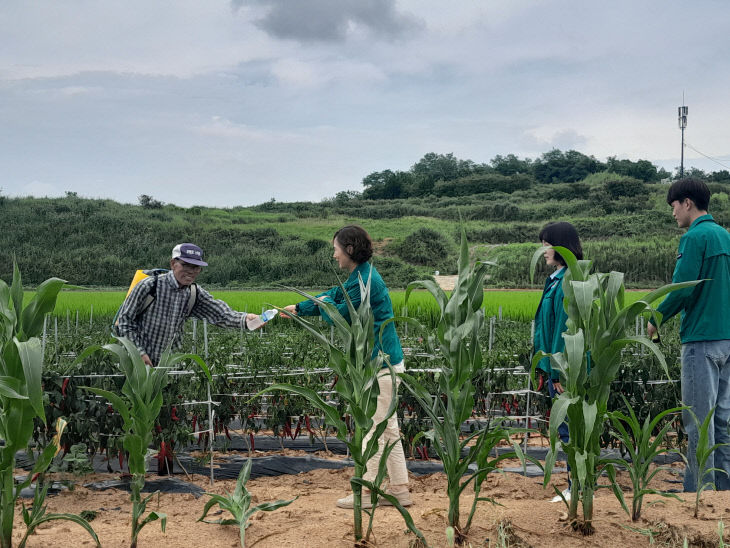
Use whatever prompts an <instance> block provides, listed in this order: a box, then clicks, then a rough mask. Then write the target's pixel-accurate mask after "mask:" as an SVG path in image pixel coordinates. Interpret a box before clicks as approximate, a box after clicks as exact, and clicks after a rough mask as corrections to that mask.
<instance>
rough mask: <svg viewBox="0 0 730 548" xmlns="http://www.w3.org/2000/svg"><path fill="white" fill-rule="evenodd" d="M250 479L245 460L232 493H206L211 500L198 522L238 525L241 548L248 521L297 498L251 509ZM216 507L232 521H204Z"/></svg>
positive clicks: (248, 460)
mask: <svg viewBox="0 0 730 548" xmlns="http://www.w3.org/2000/svg"><path fill="white" fill-rule="evenodd" d="M250 477H251V459H250V458H249V459H247V460H246V464H244V465H243V467H242V468H241V472H240V473H239V474H238V481H236V488H235V490H234V491H233V493H227V494H226V495H218V494H216V493H206V494H207V495H209V496H210V497H211V498H210V500H209V501H208V502H206V503H205V507H204V508H203V515H202V516H200V519H198V521H203V522H205V523H219V524H221V525H238V528H239V530H240V539H241V548H246V529H247V528H248V526H249V525H250V523H249V521H248V520H249V519H250V518H251V516H252V515H254V514H255V513H256V512H273V511H274V510H277V509H278V508H281V507H282V506H288V505H289V504H291V503H292V502H294V501H295V500H297V499H298V498H299V497H294V498H293V499H291V500H277V501H276V502H263V503H261V504H257V505H256V506H254V507H253V508H251V493H249V492H248V489H247V488H246V484H247V483H248V479H249V478H250ZM216 504H217V505H218V506H219V507H220V509H221V510H225V511H227V512H229V513H230V514H231V515H232V516H233V519H219V520H215V521H206V520H205V517H206V516H207V515H208V512H209V511H210V509H211V508H213V506H215V505H216Z"/></svg>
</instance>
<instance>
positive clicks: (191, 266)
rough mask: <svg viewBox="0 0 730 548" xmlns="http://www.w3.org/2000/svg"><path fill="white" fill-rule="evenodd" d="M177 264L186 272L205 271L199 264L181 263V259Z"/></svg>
mask: <svg viewBox="0 0 730 548" xmlns="http://www.w3.org/2000/svg"><path fill="white" fill-rule="evenodd" d="M177 264H179V265H180V266H182V267H183V269H185V270H193V271H197V270H203V267H202V266H200V265H199V264H191V263H186V262H185V261H181V260H180V259H178V261H177Z"/></svg>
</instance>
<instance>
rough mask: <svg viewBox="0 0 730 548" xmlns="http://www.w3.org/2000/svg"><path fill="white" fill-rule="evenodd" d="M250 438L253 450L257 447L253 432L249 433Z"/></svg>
mask: <svg viewBox="0 0 730 548" xmlns="http://www.w3.org/2000/svg"><path fill="white" fill-rule="evenodd" d="M248 440H249V441H250V442H251V451H253V450H254V449H255V447H256V445H255V444H254V441H253V434H252V433H251V432H249V433H248Z"/></svg>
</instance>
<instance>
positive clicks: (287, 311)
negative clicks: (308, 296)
mask: <svg viewBox="0 0 730 548" xmlns="http://www.w3.org/2000/svg"><path fill="white" fill-rule="evenodd" d="M296 315H297V305H295V304H290V305H288V306H285V307H284V312H282V313H281V317H282V318H293V317H294V316H296Z"/></svg>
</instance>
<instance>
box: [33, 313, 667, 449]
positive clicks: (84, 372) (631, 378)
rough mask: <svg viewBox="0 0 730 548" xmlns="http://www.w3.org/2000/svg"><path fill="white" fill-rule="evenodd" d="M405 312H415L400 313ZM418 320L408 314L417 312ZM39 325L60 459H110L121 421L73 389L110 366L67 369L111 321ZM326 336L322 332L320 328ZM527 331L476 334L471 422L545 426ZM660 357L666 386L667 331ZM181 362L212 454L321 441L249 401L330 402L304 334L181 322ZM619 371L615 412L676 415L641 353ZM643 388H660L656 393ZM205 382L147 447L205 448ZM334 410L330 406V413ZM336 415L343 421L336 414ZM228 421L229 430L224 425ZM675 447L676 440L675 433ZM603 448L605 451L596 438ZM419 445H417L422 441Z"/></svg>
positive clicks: (429, 382)
mask: <svg viewBox="0 0 730 548" xmlns="http://www.w3.org/2000/svg"><path fill="white" fill-rule="evenodd" d="M409 308H410V310H414V304H413V301H412V300H411V301H410V302H409ZM416 310H417V308H416ZM48 320H49V321H47V325H46V334H45V337H44V340H45V363H46V366H45V367H44V394H45V395H44V398H45V400H44V403H45V407H46V415H47V417H48V419H49V420H48V423H49V424H52V423H53V420H54V419H55V418H56V417H59V416H63V417H65V418H66V420H68V422H69V426H68V427H67V429H66V431H65V434H64V440H63V441H64V445H65V446H66V447H67V448H68V447H70V446H71V445H74V444H76V443H85V444H86V445H87V447H88V448H89V449H90V450H91V451H92V452H96V451H108V452H111V453H112V454H114V453H116V452H117V451H118V450H119V443H118V440H119V436H120V433H121V419H120V417H119V415H117V414H116V413H115V412H113V410H112V409H111V408H110V407H109V406H108V405H107V403H106V402H104V401H103V400H101V399H98V398H95V397H93V396H90V395H89V393H88V392H86V391H84V390H82V389H81V387H82V386H94V387H97V388H102V389H105V390H110V391H113V392H114V391H119V390H120V389H121V386H122V383H123V382H124V379H123V377H122V376H121V375H120V372H119V370H118V365H117V364H116V363H115V362H114V361H113V359H112V358H111V357H110V356H109V355H105V354H95V355H93V356H91V357H89V358H87V359H85V360H84V361H82V362H81V363H77V361H76V357H77V356H78V355H79V354H80V353H81V352H82V351H83V349H84V348H86V347H88V346H90V345H92V344H104V343H106V342H108V341H109V338H110V333H109V325H110V323H111V318H110V317H108V316H106V317H99V316H97V317H96V318H94V319H93V322H89V321H83V322H80V323H79V325H76V323H75V322H73V321H70V322H67V321H66V316H65V315H63V314H62V315H60V316H56V317H53V316H49V318H48ZM321 325H322V330H323V332H324V333H325V334H327V333H328V332H329V329H330V328H329V327H328V326H327V325H326V324H324V323H322V324H321ZM399 330H400V335H401V338H402V340H403V345H404V347H405V348H406V353H407V356H406V365H407V368H408V369H409V371H411V372H412V373H413V374H414V375H415V376H416V377H417V378H418V379H419V380H420V381H421V382H423V383H424V384H425V385H426V386H428V387H429V389H430V390H431V393H434V394H435V393H436V392H437V384H436V383H435V382H434V378H433V374H432V373H431V372H430V370H431V369H434V368H436V367H438V366H439V365H440V364H439V363H438V359H439V358H437V357H435V355H434V354H433V349H432V348H429V345H428V340H427V338H424V336H423V335H424V334H422V333H418V332H416V331H415V330H414V329H413V328H412V327H410V332H408V333H407V334H406V328H405V326H401V327H399ZM530 331H531V324H530V322H529V321H515V320H508V319H505V318H503V319H501V320H499V319H497V318H495V319H494V320H491V321H486V322H485V328H484V329H483V330H482V332H481V334H480V339H481V342H482V345H483V348H484V349H485V350H486V351H485V353H484V369H483V372H482V374H481V375H480V376H479V378H477V379H475V381H474V384H475V387H476V394H475V401H476V405H475V408H474V413H473V414H474V416H475V417H479V418H480V419H483V420H490V419H491V418H492V417H494V416H495V415H508V416H514V417H521V416H525V415H530V416H533V417H538V418H539V419H542V420H544V419H545V418H546V417H547V416H548V413H549V411H548V409H549V402H548V400H547V398H546V397H544V395H543V396H535V395H533V396H532V398H531V405H530V409H529V410H528V409H526V397H525V396H526V395H525V393H524V392H522V393H520V392H517V393H515V392H516V391H520V390H522V391H524V389H526V388H527V374H526V367H527V366H528V364H529V358H530V348H531V344H530ZM663 344H664V345H665V348H664V351H665V353H666V354H667V356H668V357H669V358H670V359H669V360H668V361H669V363H670V374H671V375H672V376H673V378H675V379H676V378H678V376H679V366H678V361H677V360H676V359H672V356H675V357H676V356H678V355H679V354H678V350H679V342H678V340H677V336H676V328H671V327H670V329H667V332H666V334H665V335H664V338H663ZM184 351H185V352H191V353H196V354H198V355H200V356H202V357H204V359H205V360H206V363H207V364H208V366H209V368H210V370H211V373H212V374H213V381H212V383H211V387H210V388H211V394H213V398H212V399H213V400H215V401H217V402H219V405H218V406H217V407H216V416H217V417H218V418H217V421H216V424H215V425H213V427H214V437H215V442H216V446H217V447H218V448H219V449H225V448H226V447H227V445H228V439H229V438H228V437H227V435H228V434H230V432H229V428H230V427H231V424H236V425H240V428H241V430H240V433H241V434H242V435H244V437H246V438H247V439H248V438H249V435H250V434H251V435H252V434H254V433H256V432H258V431H259V430H260V429H266V430H270V431H271V432H272V433H273V435H275V436H279V438H280V439H283V438H284V437H285V436H295V435H296V434H297V430H298V433H299V434H301V435H305V434H306V435H309V436H310V438H312V439H313V438H315V437H321V436H322V434H323V432H322V431H321V430H319V431H318V430H317V429H316V428H315V426H316V425H319V424H320V420H319V419H320V415H321V414H320V413H319V412H315V410H314V409H312V408H311V406H310V405H309V404H308V403H307V402H306V401H305V400H304V399H303V398H301V397H299V396H296V395H293V394H286V395H285V394H273V395H267V396H264V397H260V398H254V397H253V395H254V394H256V393H257V392H258V391H260V390H262V389H263V388H265V387H267V386H269V385H270V384H273V383H277V382H290V383H291V382H294V383H296V384H299V385H302V386H307V387H309V388H312V389H314V390H316V391H318V392H320V393H322V394H323V396H324V397H325V399H328V398H330V397H331V394H330V390H331V387H332V382H333V376H332V373H331V372H330V371H329V369H327V367H326V366H327V361H328V358H327V355H326V352H325V351H324V350H323V349H321V348H320V347H318V346H316V345H313V344H312V338H311V335H309V334H307V333H306V332H305V331H304V330H302V329H300V328H298V327H297V326H294V325H292V324H290V323H287V322H286V321H284V320H277V321H276V323H274V324H272V325H270V326H268V327H267V330H266V332H265V333H262V332H255V333H248V332H236V331H231V330H224V329H218V328H215V327H212V326H204V325H203V324H202V323H200V322H188V327H187V333H186V336H185V340H184ZM623 359H624V364H625V365H624V366H623V371H622V374H621V375H620V377H619V380H617V381H616V384H617V385H618V386H616V390H614V392H615V394H616V397H615V398H614V401H613V402H612V403H613V404H614V405H615V406H616V408H622V407H623V403H622V401H621V399H620V395H621V394H623V395H625V396H626V397H627V398H628V401H629V403H630V404H631V406H632V407H633V409H634V410H635V411H636V412H637V413H638V414H639V415H640V416H647V414H649V413H651V414H652V415H653V414H656V413H657V412H659V411H661V410H663V409H667V408H669V407H673V406H675V405H677V402H678V401H679V389H678V384H677V383H673V382H666V380H664V379H663V374H662V373H661V371H660V368H659V367H658V365H657V364H656V363H654V359H653V357H652V356H650V355H648V354H647V353H642V351H641V350H639V349H635V350H634V351H627V352H625V353H624V358H623ZM653 381H660V382H658V383H655V382H653ZM207 389H208V384H207V381H206V380H205V379H204V378H203V376H202V375H200V374H199V373H196V372H194V371H193V370H191V371H187V370H185V369H182V370H180V371H176V372H174V374H173V375H171V377H170V382H169V384H168V386H167V387H166V388H165V394H164V401H165V405H164V406H163V408H162V411H161V413H160V418H159V425H158V426H159V428H158V429H157V432H156V442H157V443H159V442H161V441H166V442H168V443H171V445H173V446H174V447H178V448H179V447H186V446H187V445H188V444H190V443H191V442H192V443H196V442H197V443H199V444H203V443H204V442H205V441H206V440H205V435H204V434H203V435H194V434H193V433H194V432H196V431H198V430H203V429H207V422H204V421H207V405H205V404H203V403H195V402H204V401H206V400H207ZM332 403H333V404H335V405H339V402H337V401H333V402H332ZM342 411H343V412H344V409H343V410H342ZM398 415H399V418H400V419H401V422H402V432H403V435H404V438H405V441H406V442H407V443H406V446H407V450H409V451H410V452H411V453H413V454H421V455H424V456H425V452H426V451H427V450H428V448H427V447H426V446H427V445H428V444H427V443H426V444H424V442H423V441H421V442H420V444H421V447H413V446H412V445H411V443H410V442H411V441H412V440H414V439H419V438H418V437H417V436H418V433H419V432H422V431H424V430H425V429H427V427H428V425H429V422H428V420H427V418H426V417H425V416H424V415H423V414H422V412H421V411H420V410H419V407H418V405H416V402H415V401H413V397H412V396H411V395H410V394H409V393H407V392H404V393H402V394H401V398H400V404H399V408H398ZM234 419H238V420H237V421H235V422H233V421H234ZM202 424H205V425H206V427H205V428H202V427H201V425H202ZM530 426H532V427H540V428H541V429H542V430H543V431H544V430H545V427H546V425H545V423H544V422H542V421H541V420H536V421H534V422H533V421H530ZM676 431H677V435H678V437H680V439H681V436H682V433H681V430H680V429H679V426H677V427H676ZM35 437H36V439H37V441H38V442H39V443H41V444H43V443H45V442H46V441H47V440H46V439H45V437H46V432H45V430H44V429H43V428H42V427H41V425H40V423H39V424H38V425H37V428H36V432H35ZM604 438H605V443H608V442H609V439H610V438H609V436H608V433H607V432H606V435H605V436H604ZM421 439H422V438H421Z"/></svg>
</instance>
